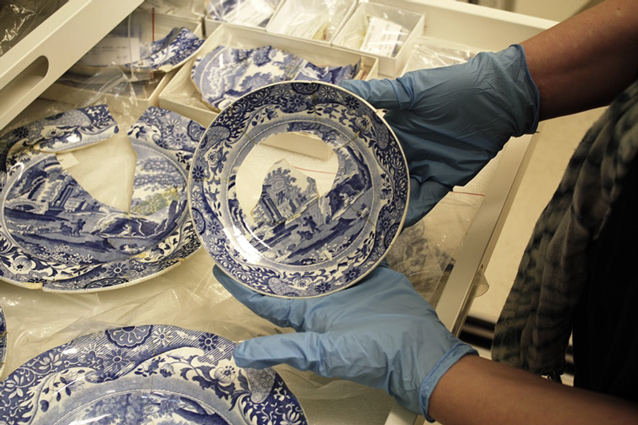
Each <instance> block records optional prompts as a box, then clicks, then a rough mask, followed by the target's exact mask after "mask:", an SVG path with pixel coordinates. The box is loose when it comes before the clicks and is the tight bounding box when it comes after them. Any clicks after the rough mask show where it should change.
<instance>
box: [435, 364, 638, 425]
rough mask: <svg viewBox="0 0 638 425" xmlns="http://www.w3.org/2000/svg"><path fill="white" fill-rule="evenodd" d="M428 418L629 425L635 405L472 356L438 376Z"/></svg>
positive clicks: (524, 424) (474, 424) (475, 423)
mask: <svg viewBox="0 0 638 425" xmlns="http://www.w3.org/2000/svg"><path fill="white" fill-rule="evenodd" d="M429 414H430V416H432V417H433V418H434V419H436V420H437V421H439V422H440V423H442V424H445V425H454V424H459V425H461V424H462V425H479V424H490V425H501V424H502V425H511V424H518V425H532V424H538V425H565V424H574V425H576V424H577V425H589V424H591V425H600V424H609V425H635V424H638V406H637V405H635V404H632V403H628V402H626V401H622V400H619V399H616V398H613V397H609V396H606V395H603V394H598V393H594V392H590V391H585V390H582V389H578V388H573V387H570V386H567V385H562V384H559V383H556V382H552V381H548V380H546V379H544V378H541V377H539V376H536V375H533V374H531V373H528V372H524V371H522V370H519V369H515V368H512V367H510V366H506V365H503V364H500V363H496V362H493V361H490V360H487V359H484V358H481V357H478V356H473V355H469V356H465V357H463V358H462V359H461V360H459V361H458V362H457V363H456V364H455V365H454V366H452V367H451V368H450V369H449V370H448V372H447V373H446V374H445V375H443V377H442V378H441V380H440V381H439V383H438V384H437V386H436V387H435V389H434V392H433V393H432V396H431V398H430V409H429Z"/></svg>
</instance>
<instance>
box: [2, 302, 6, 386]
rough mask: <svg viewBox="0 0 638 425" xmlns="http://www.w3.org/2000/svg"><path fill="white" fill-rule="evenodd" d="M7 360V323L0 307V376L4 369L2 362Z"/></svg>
mask: <svg viewBox="0 0 638 425" xmlns="http://www.w3.org/2000/svg"><path fill="white" fill-rule="evenodd" d="M6 358H7V321H6V320H5V318H4V312H3V311H2V307H0V375H2V370H3V369H4V361H5V359H6Z"/></svg>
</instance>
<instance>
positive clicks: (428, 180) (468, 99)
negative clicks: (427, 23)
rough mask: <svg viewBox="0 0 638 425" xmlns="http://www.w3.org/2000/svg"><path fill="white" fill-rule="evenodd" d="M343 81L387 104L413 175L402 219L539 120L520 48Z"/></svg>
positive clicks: (415, 214)
mask: <svg viewBox="0 0 638 425" xmlns="http://www.w3.org/2000/svg"><path fill="white" fill-rule="evenodd" d="M341 86H342V87H343V88H345V89H347V90H350V91H352V92H353V93H355V94H357V95H359V96H360V97H362V98H364V99H366V100H367V101H368V102H370V103H371V104H372V105H373V106H374V107H376V108H380V109H387V110H388V112H387V113H386V115H385V119H386V121H387V122H388V123H389V124H390V126H391V127H392V129H393V130H394V132H395V133H396V135H397V137H398V138H399V140H400V141H401V144H402V146H403V150H404V152H405V155H406V157H407V159H408V163H409V168H410V177H411V185H412V186H411V193H410V206H409V210H408V216H407V218H406V226H410V225H412V224H414V223H416V222H417V221H419V220H420V219H421V218H422V217H423V216H424V215H425V214H426V213H427V212H428V211H429V210H430V209H431V208H432V207H434V205H436V203H437V202H438V201H439V200H440V199H441V198H443V197H444V196H445V194H446V193H447V192H448V191H449V190H451V189H452V188H453V187H454V186H455V185H463V184H465V183H467V182H468V181H470V179H471V178H472V177H474V176H475V175H476V174H477V173H478V172H479V171H480V170H481V169H482V168H483V167H484V166H485V164H487V162H488V161H489V160H490V159H492V158H493V157H494V156H495V155H496V154H497V153H498V152H499V151H500V150H501V149H502V148H503V145H504V144H505V142H507V141H508V140H509V139H510V137H512V136H516V137H517V136H521V135H523V134H526V133H533V132H534V131H536V128H537V126H538V108H539V94H538V89H537V87H536V84H535V83H534V81H533V80H532V77H531V75H530V74H529V70H528V69H527V61H526V59H525V54H524V51H523V48H522V47H521V46H520V45H513V46H510V47H509V48H507V49H505V50H503V51H500V52H497V53H480V54H478V55H477V56H475V57H474V58H472V59H471V60H470V61H469V62H467V63H465V64H462V65H454V66H448V67H442V68H435V69H424V70H419V71H414V72H409V73H407V74H405V75H404V76H402V77H400V78H397V79H396V80H387V79H386V80H372V81H360V80H356V81H355V80H348V81H344V82H343V83H341Z"/></svg>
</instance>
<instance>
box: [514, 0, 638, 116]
mask: <svg viewBox="0 0 638 425" xmlns="http://www.w3.org/2000/svg"><path fill="white" fill-rule="evenodd" d="M521 45H522V46H523V47H524V48H525V56H526V58H527V62H528V67H529V69H530V72H531V74H532V78H533V79H534V82H535V83H536V85H537V86H538V89H539V91H540V96H541V101H540V117H541V119H547V118H553V117H556V116H561V115H567V114H570V113H574V112H579V111H583V110H586V109H590V108H594V107H598V106H603V105H606V104H608V103H609V102H610V101H611V100H613V98H614V97H615V96H616V95H618V94H619V93H620V92H621V91H622V90H623V89H624V88H626V87H627V86H628V85H629V84H630V83H631V82H632V81H633V80H635V79H636V77H637V76H638V1H637V0H607V1H605V2H603V3H601V4H599V5H597V6H595V7H593V8H591V9H588V10H586V11H584V12H582V13H581V14H579V15H576V16H574V17H572V18H570V19H567V20H565V21H564V22H561V23H560V24H558V25H556V26H554V27H552V28H550V29H548V30H546V31H544V32H542V33H541V34H539V35H537V36H535V37H532V38H531V39H529V40H527V41H524V42H522V43H521Z"/></svg>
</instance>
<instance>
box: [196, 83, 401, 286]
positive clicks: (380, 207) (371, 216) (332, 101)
mask: <svg viewBox="0 0 638 425" xmlns="http://www.w3.org/2000/svg"><path fill="white" fill-rule="evenodd" d="M288 133H297V134H298V133H302V134H303V133H305V134H308V135H309V136H311V138H319V139H321V140H322V141H323V142H325V143H326V144H327V145H328V146H329V147H330V148H331V149H332V151H333V153H334V154H335V155H336V157H337V160H338V167H337V170H336V175H335V177H334V182H333V183H332V186H331V187H329V190H328V191H327V192H326V193H323V194H321V192H320V191H318V190H317V188H316V186H317V184H316V181H315V179H314V178H313V177H311V176H310V175H308V173H306V172H305V170H303V169H299V168H295V167H292V166H290V164H288V163H287V161H280V162H276V163H274V164H273V165H272V167H271V168H270V169H269V170H268V172H267V173H266V174H265V176H264V177H263V181H255V182H251V184H252V186H253V187H255V186H256V187H260V188H261V195H260V196H259V199H258V201H257V202H256V205H254V206H252V205H251V206H247V205H246V204H242V201H241V199H240V196H241V193H240V191H238V186H239V183H240V179H239V178H238V175H239V171H240V169H241V167H242V163H243V162H244V161H245V160H246V158H247V157H248V155H249V154H250V152H251V150H253V149H255V148H256V147H257V146H259V145H260V144H261V143H262V142H264V141H266V140H267V139H269V138H272V137H273V136H277V135H281V134H288ZM188 191H189V196H190V198H189V205H190V207H191V214H192V217H193V220H194V222H195V228H196V230H197V233H198V234H199V235H200V237H201V239H202V241H203V245H204V246H205V248H206V250H207V251H208V253H209V254H210V255H211V257H212V258H213V259H214V261H215V262H216V263H217V265H218V266H219V267H220V268H221V269H222V270H224V271H225V272H226V273H227V274H229V275H230V276H232V277H233V278H234V279H236V280H237V281H239V282H241V283H242V284H244V285H246V286H248V287H249V288H252V289H253V290H255V291H257V292H261V293H264V294H268V295H274V296H280V297H313V296H320V295H325V294H328V293H331V292H334V291H337V290H340V289H343V288H345V287H347V286H349V285H352V284H353V283H355V282H356V281H358V280H359V279H361V278H362V277H364V276H365V275H366V274H367V273H369V272H370V271H371V270H372V269H373V268H374V267H375V266H376V265H377V264H378V263H379V262H380V261H381V260H382V258H383V257H384V255H385V254H386V252H387V250H388V249H389V248H390V246H391V245H392V243H393V241H394V239H395V238H396V237H397V235H398V234H399V231H400V229H401V226H402V224H403V221H404V218H405V214H406V211H407V202H408V194H409V178H408V169H407V163H406V160H405V157H404V154H403V151H402V149H401V146H400V145H399V142H398V140H397V139H396V136H395V135H394V133H393V132H392V130H391V129H390V128H389V126H388V125H387V123H386V122H385V121H384V120H383V119H382V118H381V117H380V116H379V115H378V114H377V113H376V111H375V110H374V109H373V108H372V107H371V106H370V105H369V104H368V103H367V102H365V101H364V100H362V99H360V98H358V97H356V96H354V95H353V94H351V93H350V92H348V91H346V90H344V89H342V88H340V87H337V86H334V85H331V84H325V83H320V82H283V83H277V84H273V85H269V86H266V87H264V88H261V89H259V90H256V91H254V92H252V93H250V94H248V95H246V96H244V97H242V98H240V99H239V100H237V101H236V102H235V103H233V104H232V105H230V106H229V107H227V108H226V109H224V110H223V111H222V112H221V113H220V114H219V116H218V117H217V118H216V119H215V121H213V123H212V124H211V125H210V127H209V128H208V129H207V130H206V132H205V134H204V136H203V138H202V140H201V142H200V145H199V146H198V148H197V151H196V152H195V155H194V157H193V163H192V167H191V172H190V179H189V189H188Z"/></svg>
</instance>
